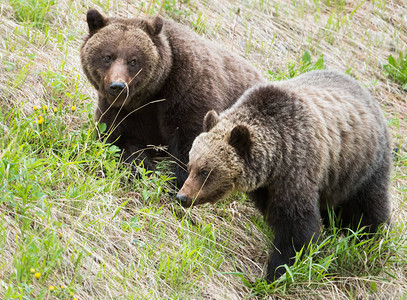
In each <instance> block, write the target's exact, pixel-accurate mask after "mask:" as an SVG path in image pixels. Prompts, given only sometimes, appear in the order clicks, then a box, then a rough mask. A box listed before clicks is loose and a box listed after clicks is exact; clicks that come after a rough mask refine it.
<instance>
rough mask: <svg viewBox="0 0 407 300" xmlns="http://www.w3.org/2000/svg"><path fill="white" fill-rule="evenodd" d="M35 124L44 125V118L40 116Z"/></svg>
mask: <svg viewBox="0 0 407 300" xmlns="http://www.w3.org/2000/svg"><path fill="white" fill-rule="evenodd" d="M37 122H38V124H40V125H41V124H42V123H44V118H43V117H42V116H39V117H38V121H37Z"/></svg>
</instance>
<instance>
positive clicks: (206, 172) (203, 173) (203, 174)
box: [199, 170, 209, 179]
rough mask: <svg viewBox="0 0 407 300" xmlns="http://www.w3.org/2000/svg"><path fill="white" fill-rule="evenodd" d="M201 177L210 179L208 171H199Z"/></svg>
mask: <svg viewBox="0 0 407 300" xmlns="http://www.w3.org/2000/svg"><path fill="white" fill-rule="evenodd" d="M199 175H200V176H201V177H202V178H204V179H206V178H207V177H208V175H209V172H208V171H207V170H201V171H199Z"/></svg>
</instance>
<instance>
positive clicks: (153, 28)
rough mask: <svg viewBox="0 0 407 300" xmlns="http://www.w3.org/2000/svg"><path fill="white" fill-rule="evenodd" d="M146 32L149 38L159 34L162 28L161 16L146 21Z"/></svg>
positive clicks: (162, 20)
mask: <svg viewBox="0 0 407 300" xmlns="http://www.w3.org/2000/svg"><path fill="white" fill-rule="evenodd" d="M146 23H147V24H146V25H147V32H148V33H149V34H150V35H151V36H156V35H158V34H159V33H160V32H161V29H163V26H164V19H163V18H162V17H161V16H156V17H154V19H152V20H151V21H147V22H146Z"/></svg>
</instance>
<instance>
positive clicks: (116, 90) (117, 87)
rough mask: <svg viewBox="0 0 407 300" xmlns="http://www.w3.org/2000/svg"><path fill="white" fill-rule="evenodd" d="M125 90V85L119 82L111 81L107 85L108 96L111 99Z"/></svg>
mask: <svg viewBox="0 0 407 300" xmlns="http://www.w3.org/2000/svg"><path fill="white" fill-rule="evenodd" d="M125 88H126V84H125V83H124V82H121V81H113V82H112V83H110V85H109V94H110V95H112V96H113V97H117V96H119V94H120V93H121V91H122V90H124V89H125Z"/></svg>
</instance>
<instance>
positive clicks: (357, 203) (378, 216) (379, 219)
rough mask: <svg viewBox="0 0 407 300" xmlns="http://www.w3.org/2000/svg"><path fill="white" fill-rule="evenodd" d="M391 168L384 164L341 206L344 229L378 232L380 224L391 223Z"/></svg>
mask: <svg viewBox="0 0 407 300" xmlns="http://www.w3.org/2000/svg"><path fill="white" fill-rule="evenodd" d="M389 174H390V166H389V164H384V165H383V166H382V167H381V168H379V169H377V170H376V172H374V173H373V175H372V176H371V177H370V178H369V179H367V180H365V182H364V183H363V184H362V185H361V186H360V187H359V188H358V190H357V191H356V192H355V193H353V194H352V195H351V196H350V197H349V198H348V199H347V200H346V201H345V202H344V203H343V204H341V205H340V214H341V217H342V218H341V220H340V221H341V223H342V227H347V226H349V227H350V228H351V229H352V230H357V229H359V228H362V227H364V226H366V231H367V232H370V233H373V232H375V231H377V228H378V226H379V225H380V224H383V223H389V221H390V196H389V177H390V175H389Z"/></svg>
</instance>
